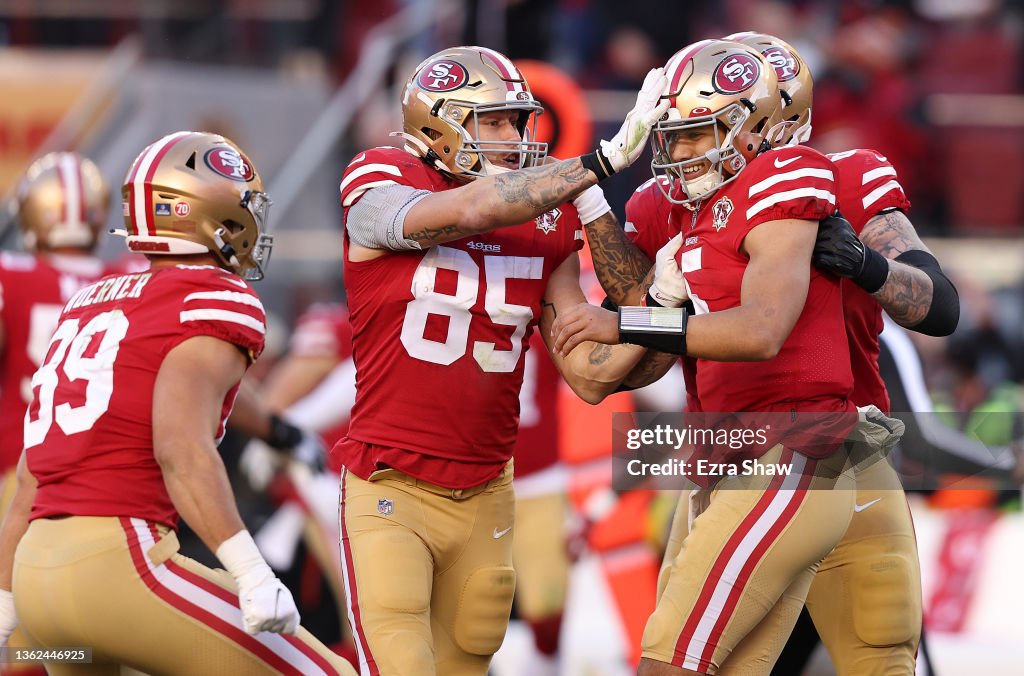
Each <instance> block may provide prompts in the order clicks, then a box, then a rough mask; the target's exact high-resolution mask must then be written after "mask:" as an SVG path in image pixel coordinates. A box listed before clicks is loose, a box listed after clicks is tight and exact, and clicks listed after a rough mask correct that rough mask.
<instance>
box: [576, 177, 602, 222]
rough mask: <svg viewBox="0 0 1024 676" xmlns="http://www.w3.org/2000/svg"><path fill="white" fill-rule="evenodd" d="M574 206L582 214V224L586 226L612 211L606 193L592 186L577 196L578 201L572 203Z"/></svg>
mask: <svg viewBox="0 0 1024 676" xmlns="http://www.w3.org/2000/svg"><path fill="white" fill-rule="evenodd" d="M572 205H573V206H574V207H576V211H578V212H579V214H580V223H583V224H584V225H585V224H587V223H593V222H594V221H596V220H597V219H599V218H601V217H602V216H604V215H605V214H606V213H608V212H609V211H611V210H612V208H611V207H610V206H609V205H608V200H606V199H605V197H604V191H603V190H601V188H599V187H597V186H596V185H592V186H590V187H589V188H587V189H586V190H584V191H583V192H581V193H580V194H579V195H577V196H576V199H574V200H573V201H572Z"/></svg>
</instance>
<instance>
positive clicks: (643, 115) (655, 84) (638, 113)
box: [600, 68, 669, 172]
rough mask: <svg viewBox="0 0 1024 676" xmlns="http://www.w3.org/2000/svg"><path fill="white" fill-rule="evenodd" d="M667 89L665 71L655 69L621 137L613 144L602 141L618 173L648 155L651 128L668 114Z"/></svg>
mask: <svg viewBox="0 0 1024 676" xmlns="http://www.w3.org/2000/svg"><path fill="white" fill-rule="evenodd" d="M667 88H668V77H666V75H665V69H664V68H652V69H651V71H650V72H649V73H647V77H646V78H644V84H643V86H642V87H640V93H639V94H637V97H636V105H635V106H633V110H631V111H629V112H628V113H626V120H625V121H624V122H623V123H622V128H620V129H619V133H618V134H616V135H615V136H614V137H612V140H611V141H601V143H600V147H601V154H602V155H604V156H605V158H607V159H608V162H609V164H611V166H612V168H613V169H614V170H615V171H617V172H618V171H622V170H623V169H625V168H626V167H628V166H629V165H631V164H633V162H635V161H636V159H637V158H638V157H640V154H641V153H642V152H643V151H644V144H645V143H646V142H647V137H648V136H649V135H650V133H651V128H652V127H653V126H654V125H655V123H656V122H657V121H658V120H659V119H661V116H662V115H664V114H665V111H666V110H668V103H669V101H668V99H663V98H661V95H662V94H663V93H664V92H665V90H666V89H667Z"/></svg>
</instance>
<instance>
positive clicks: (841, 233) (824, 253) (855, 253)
mask: <svg viewBox="0 0 1024 676" xmlns="http://www.w3.org/2000/svg"><path fill="white" fill-rule="evenodd" d="M812 260H813V262H814V265H815V266H817V267H819V268H821V269H822V270H827V271H828V272H831V273H832V274H834V275H838V276H839V277H846V278H847V279H850V280H852V281H853V282H854V283H855V284H857V285H858V286H860V287H861V288H862V289H864V290H865V291H867V292H868V293H874V292H875V291H878V289H880V288H882V285H883V284H885V280H886V278H887V277H888V276H889V262H888V261H887V260H886V259H885V257H884V256H882V254H880V253H878V252H877V251H875V250H874V249H872V248H870V247H867V246H865V245H864V242H862V241H860V238H859V237H857V233H856V231H854V229H853V226H852V225H850V222H849V221H848V220H846V219H845V218H843V215H842V214H841V213H839V212H838V211H837V212H835V213H834V214H832V215H831V216H829V217H828V218H825V219H822V220H821V222H820V223H819V224H818V238H817V240H816V241H815V243H814V253H813V255H812Z"/></svg>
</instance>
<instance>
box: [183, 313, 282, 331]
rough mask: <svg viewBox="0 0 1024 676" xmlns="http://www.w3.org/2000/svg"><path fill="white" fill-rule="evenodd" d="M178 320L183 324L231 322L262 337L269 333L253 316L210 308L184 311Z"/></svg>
mask: <svg viewBox="0 0 1024 676" xmlns="http://www.w3.org/2000/svg"><path fill="white" fill-rule="evenodd" d="M178 319H179V321H181V323H182V324H184V323H185V322H200V321H215V322H231V323H233V324H241V325H242V326H245V327H247V328H250V329H252V330H253V331H256V332H258V333H259V334H261V335H264V334H266V332H267V327H266V326H265V325H264V324H263V322H262V321H260V320H259V319H257V318H255V317H253V316H251V315H244V314H242V313H240V312H231V311H230V310H213V309H210V308H205V309H202V310H182V311H181V312H180V313H179V314H178Z"/></svg>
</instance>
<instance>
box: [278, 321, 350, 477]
mask: <svg viewBox="0 0 1024 676" xmlns="http://www.w3.org/2000/svg"><path fill="white" fill-rule="evenodd" d="M289 351H290V352H291V354H292V355H294V356H297V357H327V358H331V359H336V360H338V363H339V364H340V363H342V362H344V361H345V360H347V359H351V358H352V324H350V323H349V320H348V308H347V307H345V306H344V305H342V304H341V303H317V304H316V305H313V306H311V307H310V308H309V309H307V310H306V311H305V312H304V313H303V314H302V316H301V317H299V320H298V322H296V324H295V330H294V331H293V332H292V337H291V341H290V345H289ZM348 422H349V421H348V416H346V417H345V420H344V421H343V422H341V423H339V424H337V425H334V426H333V427H331V428H330V429H326V430H322V431H320V432H319V434H320V438H321V439H323V440H324V444H326V446H327V448H330V447H331V446H333V445H334V444H335V443H337V441H338V440H339V439H341V438H342V437H343V436H345V434H346V433H347V432H348ZM328 460H332V458H328ZM331 469H333V470H336V471H340V469H341V468H340V467H338V466H334V465H333V464H332V465H331Z"/></svg>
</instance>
